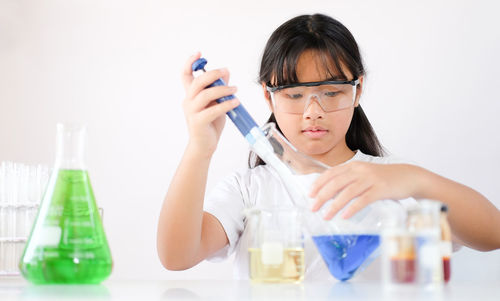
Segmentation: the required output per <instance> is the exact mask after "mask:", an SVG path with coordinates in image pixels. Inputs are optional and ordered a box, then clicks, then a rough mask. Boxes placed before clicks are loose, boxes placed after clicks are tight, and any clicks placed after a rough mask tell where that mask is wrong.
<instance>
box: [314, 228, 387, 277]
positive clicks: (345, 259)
mask: <svg viewBox="0 0 500 301" xmlns="http://www.w3.org/2000/svg"><path fill="white" fill-rule="evenodd" d="M313 240H314V243H315V244H316V247H317V248H318V251H319V253H320V254H321V256H322V257H323V260H324V261H325V263H326V265H327V266H328V269H329V270H330V274H332V276H333V277H335V278H337V279H339V280H342V281H345V280H348V279H350V278H351V277H352V276H353V275H354V273H355V272H356V270H357V269H358V268H359V267H360V266H361V264H362V263H363V262H364V261H365V260H366V259H367V258H368V256H370V254H372V253H373V251H375V249H377V247H378V246H379V245H380V236H379V235H374V234H361V235H359V234H348V235H345V234H344V235H318V236H313Z"/></svg>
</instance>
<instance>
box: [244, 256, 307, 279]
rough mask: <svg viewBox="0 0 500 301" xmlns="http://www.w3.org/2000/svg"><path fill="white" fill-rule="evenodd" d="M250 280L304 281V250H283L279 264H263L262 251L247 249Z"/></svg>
mask: <svg viewBox="0 0 500 301" xmlns="http://www.w3.org/2000/svg"><path fill="white" fill-rule="evenodd" d="M248 252H249V253H250V279H252V280H253V281H257V282H300V281H302V280H303V279H304V268H305V266H304V249H303V248H285V249H283V260H282V262H281V264H264V263H263V262H262V250H261V249H260V248H249V249H248Z"/></svg>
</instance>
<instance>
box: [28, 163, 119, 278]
mask: <svg viewBox="0 0 500 301" xmlns="http://www.w3.org/2000/svg"><path fill="white" fill-rule="evenodd" d="M54 173H55V174H53V175H52V178H51V180H50V182H49V186H48V188H47V191H46V192H45V196H44V199H43V201H42V204H41V206H40V210H39V213H38V216H37V219H36V221H35V225H34V227H33V230H32V232H31V235H30V238H29V240H28V243H27V244H26V248H25V250H24V254H23V256H22V258H21V262H20V264H19V265H20V270H21V273H22V275H23V276H24V277H25V278H26V279H27V280H29V281H31V282H33V283H35V284H49V283H88V284H90V283H100V282H101V281H103V280H104V279H106V278H107V277H108V276H109V275H110V273H111V269H112V259H111V252H110V250H109V246H108V243H107V240H106V236H105V234H104V229H103V226H102V222H101V218H100V215H99V211H98V208H97V205H96V202H95V199H94V194H93V192H92V187H91V185H90V181H89V177H88V174H87V171H86V170H71V169H59V170H56V171H54Z"/></svg>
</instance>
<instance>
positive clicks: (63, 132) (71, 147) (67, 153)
mask: <svg viewBox="0 0 500 301" xmlns="http://www.w3.org/2000/svg"><path fill="white" fill-rule="evenodd" d="M86 134H87V130H86V128H85V126H84V125H77V124H63V123H58V124H57V142H56V147H57V150H56V163H55V165H56V166H55V167H56V168H62V169H81V170H84V169H86V165H85V159H84V155H85V139H86Z"/></svg>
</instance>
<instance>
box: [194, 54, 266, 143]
mask: <svg viewBox="0 0 500 301" xmlns="http://www.w3.org/2000/svg"><path fill="white" fill-rule="evenodd" d="M206 64H207V60H206V59H204V58H199V59H197V60H196V61H195V62H194V63H193V65H192V69H193V71H198V70H202V71H203V72H205V65H206ZM225 85H226V83H225V82H224V80H223V79H222V78H219V79H218V80H216V81H215V82H213V83H212V84H211V85H209V86H207V87H206V88H210V87H215V86H225ZM233 98H234V95H228V96H224V97H221V98H219V99H216V100H215V101H216V102H218V103H221V102H223V101H227V100H231V99H233ZM227 116H229V118H230V119H231V120H232V121H233V122H234V124H235V125H236V127H237V128H238V130H239V131H240V132H241V134H242V135H243V136H244V137H245V139H247V140H248V142H249V143H250V145H253V144H254V143H255V135H256V133H255V132H256V131H257V130H258V132H260V133H262V131H261V130H260V128H259V126H258V125H257V123H256V122H255V121H254V120H253V118H252V116H250V114H248V112H247V110H246V109H245V107H244V106H243V105H242V104H241V103H240V104H239V105H238V106H237V107H236V108H234V109H232V110H231V111H229V112H227ZM252 129H255V130H253V131H252ZM257 134H258V133H257ZM262 135H263V136H264V133H262Z"/></svg>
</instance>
